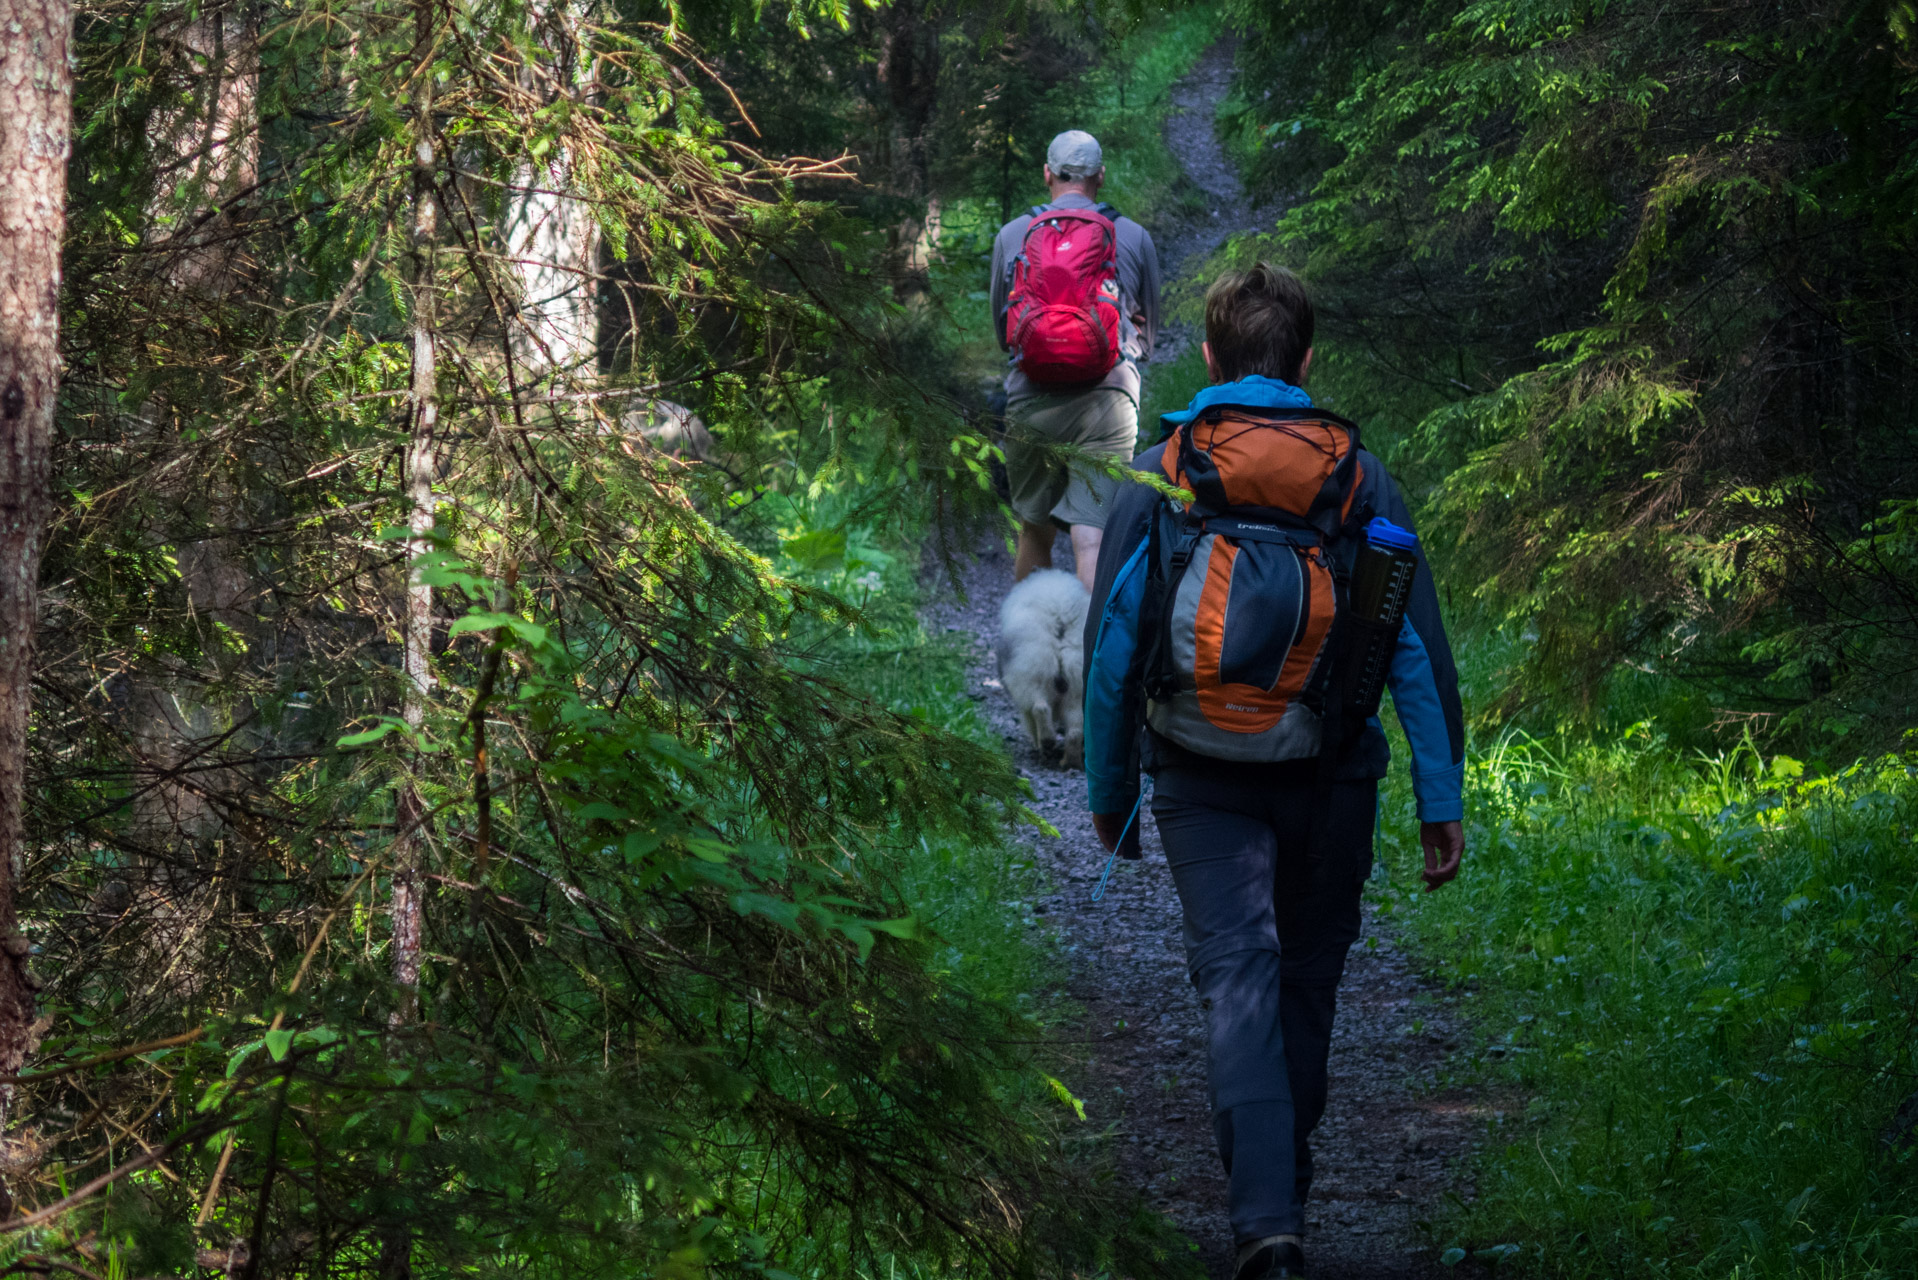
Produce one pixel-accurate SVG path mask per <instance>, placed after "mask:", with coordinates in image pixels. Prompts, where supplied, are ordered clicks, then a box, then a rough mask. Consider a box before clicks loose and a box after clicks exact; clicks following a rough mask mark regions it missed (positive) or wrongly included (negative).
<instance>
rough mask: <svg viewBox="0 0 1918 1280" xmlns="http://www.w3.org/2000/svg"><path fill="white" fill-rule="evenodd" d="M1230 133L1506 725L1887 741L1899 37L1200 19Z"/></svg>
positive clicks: (1600, 23) (1902, 439)
mask: <svg viewBox="0 0 1918 1280" xmlns="http://www.w3.org/2000/svg"><path fill="white" fill-rule="evenodd" d="M1234 13H1235V15H1236V16H1237V17H1238V18H1239V20H1240V21H1242V22H1244V23H1245V24H1246V26H1247V34H1248V43H1247V46H1246V50H1245V53H1244V56H1243V59H1242V61H1243V65H1244V70H1245V78H1244V81H1243V83H1242V86H1241V92H1240V95H1239V97H1238V100H1237V102H1236V103H1235V109H1234V111H1233V112H1232V114H1231V115H1230V118H1229V125H1230V127H1231V130H1232V133H1233V136H1234V138H1235V139H1236V141H1237V143H1238V145H1239V147H1240V150H1241V154H1242V155H1243V156H1245V158H1246V159H1247V160H1248V162H1249V163H1251V164H1252V166H1253V167H1254V169H1255V172H1256V175H1257V177H1258V178H1259V180H1260V181H1261V182H1262V184H1263V185H1264V187H1265V189H1266V190H1267V191H1268V192H1271V193H1273V194H1279V195H1286V196H1290V197H1293V198H1295V199H1296V203H1294V204H1293V205H1292V207H1291V208H1290V209H1289V211H1288V212H1287V213H1286V215H1285V217H1284V218H1283V219H1282V221H1281V224H1280V226H1279V228H1278V230H1277V246H1276V249H1277V251H1278V252H1280V253H1281V254H1282V255H1284V256H1286V257H1289V258H1291V259H1292V260H1293V261H1294V262H1296V263H1300V264H1301V265H1303V266H1304V268H1305V269H1306V271H1307V272H1308V274H1309V275H1310V276H1311V278H1312V279H1313V281H1314V283H1315V285H1316V287H1317V289H1318V290H1319V293H1320V297H1321V300H1322V302H1323V303H1324V309H1323V313H1322V314H1323V316H1324V320H1323V333H1324V335H1325V346H1326V348H1327V355H1328V356H1329V357H1331V358H1329V359H1328V360H1327V361H1326V363H1325V364H1324V365H1323V366H1322V367H1321V372H1320V375H1319V376H1320V379H1321V386H1322V388H1323V389H1324V391H1325V392H1326V393H1327V395H1328V398H1329V399H1331V400H1332V402H1333V403H1335V404H1337V405H1338V406H1340V407H1341V408H1344V409H1346V410H1348V411H1350V412H1355V413H1358V414H1360V415H1361V416H1362V417H1365V418H1368V419H1369V418H1378V419H1380V420H1382V422H1383V424H1384V425H1385V431H1384V433H1383V435H1382V436H1381V437H1379V438H1382V439H1397V440H1399V441H1401V442H1402V443H1401V445H1400V447H1399V448H1398V449H1397V450H1396V451H1395V455H1394V456H1395V460H1396V461H1398V462H1399V464H1400V469H1401V470H1402V471H1404V472H1405V473H1406V474H1407V475H1408V476H1409V477H1410V478H1411V479H1412V480H1413V481H1414V482H1415V488H1416V489H1417V490H1419V491H1424V490H1426V489H1427V488H1428V487H1429V486H1434V485H1436V486H1439V487H1440V495H1439V502H1438V503H1437V505H1436V506H1435V507H1434V508H1433V514H1434V515H1435V516H1436V517H1437V519H1436V521H1435V522H1434V531H1435V532H1437V533H1441V534H1443V535H1444V536H1445V540H1446V541H1448V542H1449V543H1450V546H1451V552H1450V555H1449V557H1448V563H1449V565H1450V566H1451V567H1452V568H1453V570H1454V576H1455V577H1456V578H1459V579H1462V580H1469V581H1471V582H1473V583H1475V584H1479V585H1478V586H1477V587H1476V591H1477V594H1478V595H1479V597H1480V598H1481V599H1482V600H1483V601H1484V602H1485V604H1486V606H1487V609H1488V610H1489V612H1490V613H1491V614H1492V615H1494V616H1507V617H1516V618H1523V619H1525V620H1527V622H1528V623H1529V624H1530V625H1532V626H1535V627H1536V628H1537V630H1538V632H1539V636H1540V639H1539V643H1538V644H1537V645H1536V646H1535V647H1534V648H1533V649H1531V650H1530V651H1529V653H1528V654H1527V655H1526V658H1525V661H1524V663H1523V664H1522V670H1523V678H1522V680H1521V681H1520V682H1518V683H1516V684H1514V685H1513V691H1512V694H1511V696H1510V697H1508V698H1506V699H1505V700H1503V701H1502V703H1501V704H1500V706H1501V709H1502V710H1504V711H1506V712H1508V713H1509V712H1511V711H1513V710H1516V709H1517V708H1518V707H1520V706H1522V705H1525V704H1526V703H1527V701H1528V700H1530V699H1533V698H1536V697H1538V696H1547V697H1549V698H1551V699H1552V700H1553V701H1555V702H1557V703H1558V704H1559V705H1561V706H1566V705H1570V706H1574V707H1582V708H1584V709H1586V710H1588V711H1589V710H1594V709H1596V708H1597V707H1599V706H1600V705H1602V702H1603V698H1602V696H1600V690H1599V685H1600V682H1601V681H1602V680H1603V679H1604V678H1605V677H1606V676H1607V675H1608V674H1609V673H1610V672H1613V671H1615V670H1616V669H1617V668H1618V667H1619V665H1620V664H1621V663H1622V662H1625V661H1627V660H1631V661H1641V662H1642V661H1652V662H1655V663H1659V664H1662V665H1663V667H1664V668H1665V669H1668V670H1673V671H1679V672H1683V673H1685V674H1686V675H1688V676H1691V677H1694V678H1704V679H1710V680H1713V681H1715V682H1716V683H1717V684H1718V686H1719V687H1720V689H1721V690H1722V696H1724V697H1726V698H1727V699H1731V700H1734V701H1735V702H1736V704H1737V705H1739V706H1740V707H1741V708H1742V709H1745V710H1765V711H1771V712H1779V711H1790V710H1792V709H1794V708H1800V707H1807V708H1809V709H1808V710H1807V711H1806V713H1805V714H1803V715H1801V716H1799V717H1797V719H1796V720H1788V721H1786V724H1787V725H1788V726H1795V727H1799V728H1803V729H1815V728H1817V727H1818V726H1819V725H1820V724H1821V723H1823V722H1824V721H1826V720H1829V719H1833V718H1836V719H1837V720H1838V721H1839V722H1841V723H1853V724H1856V723H1860V722H1866V723H1871V724H1875V725H1877V726H1878V727H1879V728H1878V731H1879V732H1880V733H1881V734H1883V733H1885V732H1887V731H1888V730H1890V729H1892V728H1895V727H1896V726H1898V725H1902V724H1904V723H1908V722H1909V716H1910V711H1911V706H1912V703H1911V690H1910V688H1909V687H1908V678H1907V676H1908V672H1909V670H1910V669H1911V664H1910V662H1909V660H1908V656H1907V655H1908V654H1909V652H1910V648H1909V644H1910V637H1911V635H1912V628H1911V626H1910V623H1909V619H1908V613H1909V609H1908V605H1907V603H1906V602H1907V601H1908V600H1910V599H1911V598H1912V592H1911V588H1910V582H1911V569H1910V562H1909V561H1908V560H1906V559H1904V558H1903V557H1902V556H1901V555H1900V554H1899V553H1898V552H1897V550H1896V544H1895V541H1888V540H1886V539H1885V538H1883V537H1882V536H1881V535H1879V534H1875V533H1874V530H1880V529H1882V528H1884V527H1886V526H1885V525H1884V523H1883V522H1885V521H1889V520H1894V519H1895V513H1896V512H1897V511H1899V510H1900V509H1902V506H1903V504H1905V503H1907V502H1908V501H1909V500H1910V475H1911V433H1910V430H1909V423H1908V421H1907V420H1908V417H1909V414H1908V412H1907V406H1908V404H1909V401H1910V397H1911V391H1912V386H1913V370H1914V367H1915V365H1918V356H1915V354H1914V350H1913V347H1912V342H1911V333H1912V327H1911V316H1910V310H1909V299H1910V297H1911V290H1910V275H1911V269H1912V267H1911V264H1912V263H1913V262H1914V261H1918V256H1915V255H1914V254H1913V252H1912V249H1913V244H1914V230H1915V229H1918V228H1915V227H1914V223H1913V220H1912V218H1913V214H1912V211H1913V210H1914V209H1918V198H1915V197H1918V131H1915V130H1914V129H1913V126H1912V120H1913V114H1912V102H1913V100H1912V96H1911V95H1912V93H1913V85H1914V83H1918V81H1914V79H1913V76H1912V69H1913V65H1914V63H1913V58H1914V56H1915V55H1914V49H1913V46H1912V44H1911V36H1910V24H1909V21H1908V15H1907V14H1906V7H1905V6H1903V5H1887V4H1885V3H1883V2H1882V0H1853V2H1850V3H1843V4H1836V5H1824V6H1804V5H1789V4H1784V5H1781V4H1773V3H1770V2H1769V0H1751V2H1750V3H1740V4H1735V5H1732V6H1729V7H1724V6H1721V7H1715V8H1706V9H1684V8H1677V9H1675V8H1673V7H1671V6H1667V5H1662V4H1656V3H1651V2H1650V0H1646V2H1643V3H1641V2H1639V0H1626V2H1624V3H1613V4H1604V5H1596V6H1594V5H1586V4H1570V3H1563V4H1561V3H1533V2H1531V0H1483V2H1482V0H1421V2H1418V3H1377V4H1368V5H1360V6H1352V5H1343V4H1338V5H1334V4H1326V3H1316V2H1311V3H1302V4H1300V3H1286V4H1268V3H1264V2H1263V0H1244V3H1241V4H1240V5H1238V6H1237V8H1236V9H1235V10H1234Z"/></svg>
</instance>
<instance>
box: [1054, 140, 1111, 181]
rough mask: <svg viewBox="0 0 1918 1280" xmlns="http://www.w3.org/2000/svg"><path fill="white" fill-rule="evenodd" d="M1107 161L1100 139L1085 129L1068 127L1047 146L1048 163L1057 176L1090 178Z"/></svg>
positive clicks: (1103, 166)
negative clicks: (1100, 148) (1101, 148)
mask: <svg viewBox="0 0 1918 1280" xmlns="http://www.w3.org/2000/svg"><path fill="white" fill-rule="evenodd" d="M1105 163H1106V159H1105V153H1104V152H1103V151H1101V150H1099V140H1098V139H1097V138H1095V137H1093V136H1092V135H1091V134H1089V133H1087V132H1086V131H1085V130H1083V129H1067V130H1066V131H1065V132H1064V133H1062V134H1060V135H1059V136H1058V137H1056V138H1054V139H1053V140H1052V145H1051V146H1049V147H1047V148H1046V165H1047V166H1048V167H1049V168H1050V169H1051V170H1052V176H1053V177H1055V178H1090V177H1091V176H1092V175H1093V174H1095V173H1097V172H1099V170H1101V169H1103V168H1105Z"/></svg>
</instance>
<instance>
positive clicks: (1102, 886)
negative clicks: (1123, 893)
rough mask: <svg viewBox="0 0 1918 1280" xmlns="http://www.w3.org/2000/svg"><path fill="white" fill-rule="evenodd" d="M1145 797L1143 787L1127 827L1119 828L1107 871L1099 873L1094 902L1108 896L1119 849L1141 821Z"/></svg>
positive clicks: (1127, 821)
mask: <svg viewBox="0 0 1918 1280" xmlns="http://www.w3.org/2000/svg"><path fill="white" fill-rule="evenodd" d="M1145 797H1146V789H1145V788H1144V787H1141V788H1140V789H1139V798H1138V799H1137V800H1134V801H1133V802H1132V812H1131V813H1129V814H1127V815H1126V820H1125V826H1123V827H1121V828H1119V838H1118V839H1117V840H1114V841H1113V842H1112V852H1111V853H1108V854H1107V855H1106V869H1105V870H1104V871H1101V872H1100V873H1099V887H1098V888H1097V889H1094V890H1093V891H1092V900H1093V901H1094V902H1097V901H1098V900H1099V899H1101V898H1103V897H1105V896H1106V882H1107V881H1108V880H1110V879H1112V868H1113V867H1114V866H1115V865H1116V864H1117V863H1118V861H1119V849H1120V848H1121V847H1122V846H1123V845H1124V844H1125V838H1126V835H1127V833H1129V832H1130V831H1131V830H1132V824H1133V823H1135V822H1137V821H1138V820H1139V806H1140V805H1142V804H1144V803H1145Z"/></svg>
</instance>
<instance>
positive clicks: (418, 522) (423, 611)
mask: <svg viewBox="0 0 1918 1280" xmlns="http://www.w3.org/2000/svg"><path fill="white" fill-rule="evenodd" d="M417 13H418V15H419V17H418V22H419V32H418V40H417V46H418V55H419V57H420V58H421V59H422V60H425V59H429V58H431V56H432V47H433V35H434V31H433V27H432V10H431V9H430V7H428V6H427V5H424V4H421V5H419V6H418V8H417ZM419 85H420V87H419V89H418V91H417V93H418V96H417V97H416V98H415V99H414V129H415V134H414V143H413V234H412V240H413V243H412V254H413V263H412V277H413V287H412V291H411V292H412V298H411V304H412V311H413V381H412V431H411V433H410V435H409V437H408V440H407V444H406V476H405V479H406V493H407V500H408V502H409V503H410V504H411V511H410V513H409V516H408V520H407V524H408V528H409V529H410V530H411V533H412V536H411V537H410V538H408V539H407V542H406V555H407V560H408V562H409V565H415V564H416V563H417V561H418V560H419V558H420V557H421V556H423V555H425V554H426V553H427V552H428V551H430V550H431V549H432V546H433V543H432V539H431V535H432V532H433V515H434V499H433V478H434V471H435V467H434V457H433V453H434V438H433V437H434V430H435V428H436V427H437V426H438V424H439V412H440V403H439V333H438V331H437V328H436V319H435V309H436V308H435V298H434V290H435V289H436V288H437V283H438V282H437V281H436V279H435V276H434V261H433V251H434V241H435V239H436V238H437V236H438V233H439V203H438V199H439V198H438V194H437V190H436V182H435V176H436V170H435V158H434V154H433V142H434V131H433V100H432V85H433V78H432V76H431V74H422V75H421V76H420V77H419ZM432 643H433V588H432V587H431V586H429V585H428V584H427V583H426V582H425V581H424V580H423V579H422V578H421V576H420V571H419V569H418V568H417V567H409V568H408V570H407V578H406V608H405V651H404V656H403V658H402V660H401V676H400V683H401V689H400V718H401V719H402V720H404V721H405V722H406V725H407V727H408V728H409V729H411V730H413V731H414V733H415V734H417V733H418V732H419V730H420V729H421V728H422V727H423V726H424V725H425V724H426V699H427V695H428V693H429V692H430V691H431V689H432V684H433V670H432V665H431V659H432ZM396 807H397V812H396V814H395V817H396V818H397V820H398V823H399V833H398V835H397V837H396V838H395V839H394V842H393V898H392V902H391V910H392V921H393V982H394V984H395V985H396V986H397V987H398V988H399V991H400V1003H399V1006H398V1007H397V1008H396V1009H395V1010H394V1021H395V1023H396V1024H398V1023H403V1022H406V1021H410V1020H411V1019H412V1017H413V1015H414V1014H415V1012H417V1009H418V992H419V983H420V935H421V924H422V915H423V908H424V902H423V900H422V895H423V893H424V891H425V881H424V876H423V874H422V872H423V868H422V866H421V857H420V851H421V849H422V848H423V847H424V843H425V833H424V832H423V831H422V830H421V827H422V824H423V823H424V822H425V820H426V815H425V806H424V804H423V803H422V801H421V800H420V794H419V790H418V788H417V787H415V786H414V785H413V780H412V778H411V777H410V776H409V777H407V778H403V779H401V781H400V787H399V796H398V804H397V806H396Z"/></svg>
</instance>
